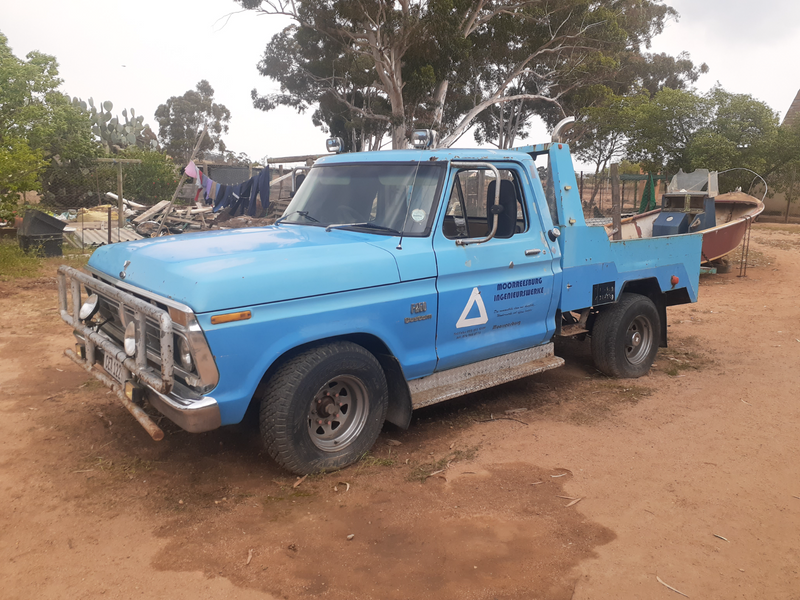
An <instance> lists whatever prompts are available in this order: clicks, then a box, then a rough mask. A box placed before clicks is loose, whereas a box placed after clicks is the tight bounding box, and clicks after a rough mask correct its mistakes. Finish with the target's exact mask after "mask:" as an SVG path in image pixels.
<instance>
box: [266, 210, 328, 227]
mask: <svg viewBox="0 0 800 600" xmlns="http://www.w3.org/2000/svg"><path fill="white" fill-rule="evenodd" d="M292 215H300V216H301V217H305V218H306V219H308V220H309V221H312V222H313V223H319V221H318V220H317V219H315V218H314V217H312V216H311V215H310V214H308V211H307V210H296V211H294V212H290V213H289V214H288V215H283V216H282V217H281V218H280V219H278V220H277V221H275V223H274V224H275V225H277V224H278V223H280V222H282V221H283V220H284V219H288V218H289V217H291V216H292Z"/></svg>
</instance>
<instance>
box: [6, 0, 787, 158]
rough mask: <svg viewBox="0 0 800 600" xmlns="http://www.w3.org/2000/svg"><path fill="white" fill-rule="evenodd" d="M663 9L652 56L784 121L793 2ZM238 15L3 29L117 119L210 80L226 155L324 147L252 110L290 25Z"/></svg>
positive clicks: (63, 2)
mask: <svg viewBox="0 0 800 600" xmlns="http://www.w3.org/2000/svg"><path fill="white" fill-rule="evenodd" d="M668 4H670V5H671V6H673V7H674V8H676V9H677V10H678V12H679V13H680V14H681V18H680V19H679V20H678V21H677V22H671V23H669V24H668V26H667V28H666V30H665V32H664V33H663V34H662V35H661V36H659V37H658V38H656V39H655V40H654V43H653V47H652V51H656V52H667V53H669V54H673V55H675V54H678V53H679V52H682V51H688V52H689V53H690V55H691V58H692V59H693V60H694V61H695V63H697V64H699V63H702V62H705V63H707V64H708V66H709V68H710V71H709V73H708V74H706V75H704V76H703V77H702V78H701V79H700V81H698V83H697V87H698V89H699V90H700V91H705V90H707V89H708V88H709V87H711V86H712V85H714V84H715V83H716V82H719V83H721V84H722V86H723V87H724V88H725V89H726V90H728V91H731V92H736V93H746V94H752V95H753V96H754V97H755V98H757V99H759V100H762V101H764V102H766V103H767V104H768V105H769V106H770V107H771V108H772V109H773V110H775V111H778V112H780V114H781V117H783V115H784V114H785V113H786V110H787V109H788V107H789V105H790V104H791V102H792V100H793V99H794V97H795V95H796V94H797V92H798V89H800V2H797V0H782V1H777V0H762V1H761V2H752V1H750V0H672V2H668ZM237 10H238V5H237V4H235V3H234V2H233V1H232V0H195V1H193V2H186V1H183V2H178V1H176V0H158V1H156V0H136V1H131V0H129V1H127V2H120V1H118V0H36V1H31V2H22V1H19V0H6V1H4V2H2V4H1V5H0V31H2V32H3V33H4V34H5V35H6V37H8V40H9V45H10V46H11V48H12V51H13V52H14V54H16V55H17V56H20V57H22V56H24V55H25V54H27V53H28V52H29V51H31V50H39V51H41V52H45V53H47V54H52V55H54V56H55V57H56V58H57V59H58V62H59V65H60V72H61V77H62V79H63V80H64V85H63V87H62V89H63V91H64V92H66V93H68V94H70V95H71V96H79V97H81V98H83V99H87V98H89V97H90V96H91V97H93V98H94V99H95V100H96V101H102V100H111V101H112V102H113V103H114V112H115V113H119V112H120V111H121V110H122V108H130V107H133V108H134V109H135V110H136V112H137V114H141V115H144V117H145V122H146V123H150V124H151V126H152V127H153V129H154V130H157V126H156V125H155V119H154V117H153V113H154V112H155V110H156V107H157V106H158V105H159V104H161V103H163V102H164V101H165V100H166V99H167V98H169V97H170V96H175V95H181V94H183V93H184V92H185V91H186V90H188V89H192V88H194V86H195V85H196V84H197V82H198V81H200V80H201V79H207V80H208V81H209V82H210V83H211V85H212V87H213V88H214V90H215V92H216V93H215V98H216V101H217V102H221V103H222V104H224V105H225V106H227V107H228V108H229V109H230V111H231V122H230V132H229V134H228V135H227V136H226V137H225V141H226V144H227V145H228V148H229V149H231V150H233V151H236V152H246V153H247V154H248V155H249V156H250V157H251V158H252V159H254V160H260V159H262V158H264V157H265V156H269V157H276V156H289V155H295V154H310V153H317V152H322V151H324V140H325V137H326V136H325V134H323V133H322V132H321V131H320V130H319V129H317V128H315V127H314V126H313V125H312V124H311V115H310V113H306V114H303V115H299V114H297V113H295V112H294V111H292V110H289V109H283V108H281V109H278V110H275V111H273V112H270V113H265V112H262V111H258V110H255V109H254V108H253V107H252V103H251V101H250V90H252V89H253V88H257V89H258V90H259V92H261V93H264V92H267V91H274V90H275V88H274V86H273V84H272V83H271V82H270V81H269V80H267V79H265V78H263V77H261V76H260V75H259V74H258V71H257V70H256V63H257V62H258V60H259V58H260V57H261V54H262V53H263V51H264V47H265V46H266V43H267V41H268V40H269V39H270V38H271V37H272V35H273V34H274V33H276V32H277V31H279V30H280V29H281V28H283V27H285V26H286V25H287V24H288V21H286V20H282V19H280V18H276V17H267V16H259V15H256V14H253V13H237V14H231V13H233V12H235V11H237ZM229 15H230V18H228V16H229ZM528 141H529V142H530V143H536V142H541V141H546V132H545V130H544V127H543V126H541V125H539V126H537V127H534V132H533V134H532V136H531V139H530V140H528ZM520 143H524V141H520ZM459 145H460V146H470V145H474V139H473V138H472V136H471V135H469V134H468V135H465V136H464V137H463V138H461V141H460V142H459Z"/></svg>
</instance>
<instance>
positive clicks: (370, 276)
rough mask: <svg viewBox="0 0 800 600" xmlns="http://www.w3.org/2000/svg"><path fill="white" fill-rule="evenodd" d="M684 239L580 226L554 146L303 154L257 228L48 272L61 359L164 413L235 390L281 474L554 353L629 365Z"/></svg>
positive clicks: (694, 265)
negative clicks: (279, 209)
mask: <svg viewBox="0 0 800 600" xmlns="http://www.w3.org/2000/svg"><path fill="white" fill-rule="evenodd" d="M701 243H702V238H701V235H700V234H685V235H673V236H664V237H658V238H648V239H636V240H625V241H612V240H610V239H609V235H608V234H607V233H606V231H605V229H604V228H603V227H590V226H587V224H586V221H585V220H584V216H583V210H582V206H581V202H580V198H579V194H578V188H577V185H576V180H575V173H574V170H573V165H572V160H571V157H570V153H569V148H568V146H567V145H566V144H561V143H557V142H554V143H549V144H542V145H537V146H529V147H525V148H519V149H515V150H501V151H494V150H455V149H442V150H435V149H434V150H397V151H386V152H368V153H353V154H337V155H331V156H328V157H325V158H323V159H320V160H318V161H317V162H316V164H315V165H314V166H313V167H312V168H311V169H310V170H309V172H308V174H307V176H306V178H305V181H304V182H303V183H302V185H301V186H300V187H299V188H298V189H297V192H296V194H295V195H294V196H293V198H292V201H291V203H290V204H289V206H288V208H287V209H286V211H285V213H284V215H283V216H282V217H281V218H280V219H278V221H276V223H275V224H274V225H272V226H270V227H262V228H254V229H246V230H221V231H213V232H206V233H196V234H184V235H181V236H169V237H160V238H152V239H147V240H141V241H137V242H131V243H121V244H114V245H111V246H105V247H102V248H99V249H98V250H97V251H96V252H95V253H94V254H93V256H92V258H91V260H90V261H89V264H88V271H89V273H88V274H87V273H85V272H81V271H78V270H76V269H72V268H69V267H66V266H64V267H61V269H60V270H59V301H60V307H61V315H62V318H63V319H64V320H65V321H67V322H68V323H69V324H70V325H72V327H73V328H74V334H75V337H76V340H77V343H76V347H75V348H74V349H71V348H70V349H68V350H67V351H66V353H67V355H68V356H69V357H70V358H71V359H72V360H74V361H75V362H76V363H77V364H79V365H81V366H82V367H83V368H85V369H86V370H87V371H89V372H90V373H92V374H93V375H94V376H95V377H97V378H98V379H100V380H101V381H102V382H103V383H104V384H105V385H107V386H108V387H109V388H111V389H112V390H113V391H114V392H115V394H116V396H117V397H118V398H119V400H120V402H122V403H123V404H124V405H125V406H126V407H127V408H128V409H129V410H130V411H131V413H132V414H133V415H134V416H135V417H136V418H137V419H138V420H139V421H140V423H142V425H143V426H144V427H145V428H146V429H147V430H148V432H149V433H150V434H151V436H152V437H153V438H154V439H157V440H158V439H161V438H162V437H163V435H164V434H163V432H162V431H161V429H160V428H159V427H157V426H156V424H155V423H154V422H153V421H152V420H151V418H150V416H149V415H148V414H147V413H146V412H145V410H144V408H145V407H148V405H149V407H150V408H154V409H156V410H157V411H159V412H160V413H162V414H163V415H165V416H166V417H168V418H169V419H170V420H172V421H173V422H175V423H176V424H177V425H179V426H180V427H182V428H183V429H185V430H187V431H191V432H202V431H209V430H212V429H215V428H217V427H220V426H223V425H229V424H234V423H238V422H239V421H241V420H242V418H243V417H244V415H245V411H247V409H248V407H250V406H251V404H252V403H256V405H257V408H258V410H259V414H260V425H261V434H262V436H263V439H264V443H265V446H266V448H267V450H268V452H269V454H270V455H271V456H272V457H273V458H274V459H275V460H276V461H277V462H278V463H279V464H280V465H281V466H282V467H284V468H286V469H288V470H289V471H292V472H294V473H298V474H305V473H311V472H318V471H326V470H333V469H338V468H341V467H344V466H346V465H348V464H351V463H353V462H354V461H357V460H358V459H359V458H360V457H361V456H362V455H363V454H364V453H365V452H366V451H368V450H369V448H370V447H371V446H372V444H373V443H374V442H375V440H376V439H377V437H378V435H379V433H380V431H381V428H382V427H383V424H384V422H385V421H389V422H391V423H394V424H395V425H397V426H399V427H403V428H405V427H408V425H409V423H410V421H411V413H412V410H413V409H416V408H420V407H423V406H427V405H430V404H433V403H436V402H440V401H443V400H447V399H449V398H454V397H456V396H460V395H463V394H466V393H469V392H474V391H477V390H481V389H485V388H488V387H491V386H494V385H498V384H501V383H504V382H507V381H511V380H514V379H518V378H521V377H526V376H529V375H532V374H535V373H539V372H541V371H544V370H547V369H552V368H555V367H558V366H560V365H562V364H563V363H564V361H563V359H562V358H559V357H557V356H555V355H554V351H553V339H554V337H556V336H573V335H589V336H591V346H592V353H593V357H594V360H595V363H596V365H597V367H598V368H599V369H600V370H601V371H603V372H604V373H606V374H608V375H609V376H614V377H640V376H642V375H645V374H647V373H648V371H649V369H650V367H651V365H652V363H653V360H654V357H655V354H656V352H657V350H658V347H659V346H665V345H666V341H667V335H666V334H667V310H666V309H667V307H668V306H671V305H675V304H682V303H688V302H694V301H696V300H697V292H698V281H699V271H700V260H701V259H700V252H701Z"/></svg>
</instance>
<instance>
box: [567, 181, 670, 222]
mask: <svg viewBox="0 0 800 600" xmlns="http://www.w3.org/2000/svg"><path fill="white" fill-rule="evenodd" d="M635 177H637V179H635V180H631V179H621V181H620V200H621V212H622V214H630V213H635V212H638V211H639V207H640V206H641V202H642V194H643V193H644V189H645V184H646V179H645V176H643V175H640V176H635ZM575 179H576V180H577V181H578V189H579V190H580V196H581V204H582V205H583V215H584V217H585V218H586V219H587V220H588V219H607V218H610V217H611V206H612V204H611V178H610V177H609V176H607V175H595V174H594V173H585V172H584V171H576V172H575ZM655 183H656V193H655V197H656V202H657V203H658V201H659V198H660V196H661V194H662V193H663V192H664V191H665V183H664V181H663V176H659V177H658V178H657V180H656V181H655Z"/></svg>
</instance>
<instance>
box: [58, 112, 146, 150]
mask: <svg viewBox="0 0 800 600" xmlns="http://www.w3.org/2000/svg"><path fill="white" fill-rule="evenodd" d="M72 103H73V104H74V105H75V106H77V107H80V108H81V109H83V110H85V111H87V112H88V113H89V116H90V118H91V121H92V133H93V134H94V135H95V136H97V138H98V139H99V140H100V143H101V144H103V146H104V147H105V150H106V153H108V154H111V153H112V152H119V151H120V150H122V149H124V148H127V147H128V146H135V145H137V144H138V145H139V146H141V147H143V148H151V147H154V146H155V145H156V142H155V140H153V139H147V137H148V136H145V135H143V134H144V132H145V129H147V128H148V126H147V125H145V123H144V117H143V116H141V115H139V116H136V111H135V110H133V109H131V110H130V115H129V114H128V110H127V109H123V110H122V118H123V119H124V121H122V120H120V118H119V117H115V116H113V115H112V114H111V111H112V110H113V108H114V105H113V104H112V103H111V102H110V101H108V100H106V101H105V102H103V103H102V104H100V106H99V108H98V107H97V106H95V103H94V99H92V98H89V100H88V102H84V101H83V100H81V99H80V98H73V99H72Z"/></svg>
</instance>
